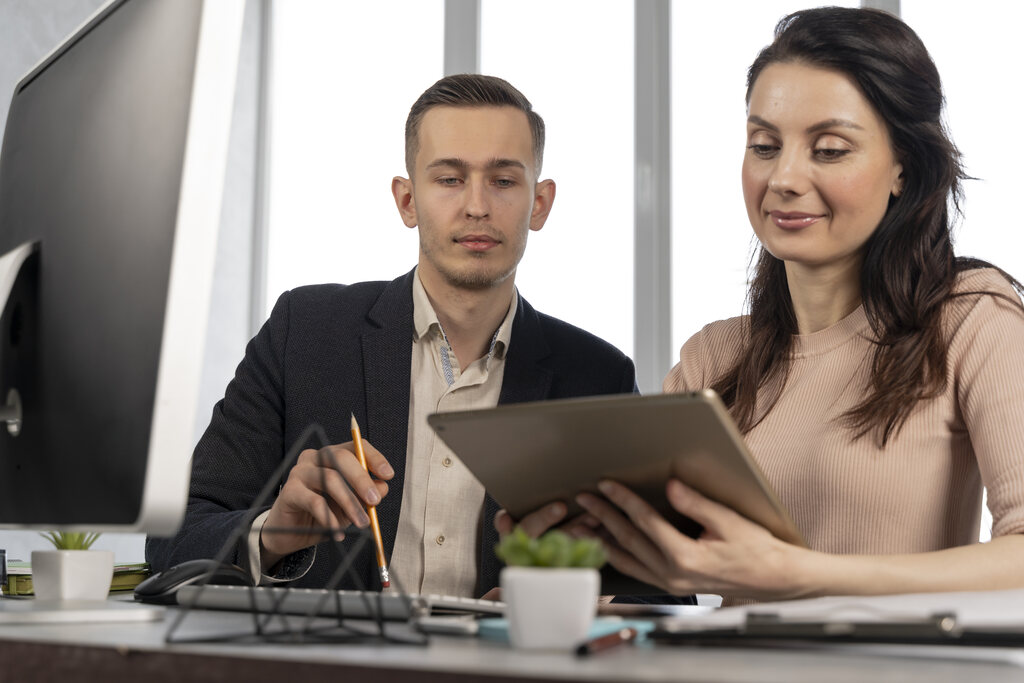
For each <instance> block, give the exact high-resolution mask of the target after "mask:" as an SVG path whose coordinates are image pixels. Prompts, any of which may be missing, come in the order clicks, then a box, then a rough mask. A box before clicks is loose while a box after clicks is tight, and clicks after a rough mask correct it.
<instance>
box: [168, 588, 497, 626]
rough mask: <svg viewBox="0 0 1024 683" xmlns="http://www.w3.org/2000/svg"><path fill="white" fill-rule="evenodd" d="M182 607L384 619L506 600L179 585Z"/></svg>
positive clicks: (493, 606)
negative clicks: (378, 617)
mask: <svg viewBox="0 0 1024 683" xmlns="http://www.w3.org/2000/svg"><path fill="white" fill-rule="evenodd" d="M178 604H179V605H181V606H182V607H198V608H202V609H221V610H234V611H242V612H253V611H255V612H258V613H260V614H275V613H280V614H296V615H303V616H321V617H338V616H341V617H344V618H352V619H373V618H377V616H378V615H380V617H381V618H383V619H385V620H388V621H408V620H409V619H411V618H415V617H423V616H428V615H429V616H434V615H440V614H475V615H481V616H486V615H492V616H495V615H496V616H501V615H503V614H504V613H505V603H503V602H498V601H495V600H480V599H476V598H459V597H454V596H451V595H427V594H419V595H417V594H405V595H402V594H400V593H377V592H374V591H352V590H328V589H325V588H288V587H281V586H256V587H251V586H219V585H213V584H210V585H206V586H183V587H181V588H180V589H178Z"/></svg>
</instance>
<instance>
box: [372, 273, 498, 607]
mask: <svg viewBox="0 0 1024 683" xmlns="http://www.w3.org/2000/svg"><path fill="white" fill-rule="evenodd" d="M412 299H413V323H414V336H413V348H412V377H411V378H410V382H409V443H408V447H407V450H406V462H405V485H404V487H403V490H402V512H401V516H400V517H399V520H398V534H397V536H396V538H395V548H394V553H393V556H392V557H391V563H390V569H391V576H392V578H393V579H396V580H393V581H392V586H393V589H394V588H397V585H396V584H397V583H400V584H401V587H402V589H404V590H405V591H406V592H411V593H439V594H443V595H460V596H470V597H475V595H474V593H475V592H476V581H477V562H478V557H479V547H478V542H479V538H480V525H481V523H482V516H483V502H484V487H483V484H481V483H480V482H479V481H477V479H476V477H474V476H473V475H472V473H470V471H469V470H468V469H467V468H466V467H465V465H463V464H462V462H461V461H460V460H459V458H458V456H456V455H455V454H454V453H452V451H451V449H449V448H448V447H447V446H446V445H445V444H444V443H443V442H442V441H441V440H440V439H439V438H438V437H437V435H436V434H434V431H433V430H432V429H431V428H430V427H429V426H428V425H427V415H429V414H431V413H436V412H447V411H453V410H470V409H478V408H493V407H494V406H496V405H498V396H499V394H500V393H501V382H502V379H503V377H504V375H505V354H506V352H507V350H508V344H509V339H510V338H511V336H512V320H513V318H514V317H515V313H516V306H517V304H518V295H514V296H513V297H512V303H511V305H510V306H509V310H508V313H507V314H506V315H505V319H504V320H503V321H502V323H501V325H500V326H499V327H498V329H497V330H496V331H495V333H494V336H493V338H492V339H491V346H490V349H489V351H488V353H487V355H485V356H484V357H483V358H480V359H479V360H476V361H474V362H473V363H471V364H470V365H469V366H468V367H466V368H460V367H459V362H458V360H457V359H456V357H455V353H454V352H453V351H452V349H451V347H450V346H449V344H448V342H447V340H446V338H445V335H444V330H443V329H442V328H441V324H440V322H439V321H438V319H437V314H436V313H435V312H434V309H433V307H432V306H431V305H430V300H429V299H428V298H427V293H426V291H425V290H424V289H423V285H422V284H421V283H420V280H419V276H418V274H417V277H416V278H414V280H413V289H412Z"/></svg>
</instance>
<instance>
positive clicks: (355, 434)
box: [352, 415, 391, 588]
mask: <svg viewBox="0 0 1024 683" xmlns="http://www.w3.org/2000/svg"><path fill="white" fill-rule="evenodd" d="M352 443H353V444H355V447H356V457H357V458H359V464H360V465H362V466H363V469H364V470H366V472H367V473H369V471H370V469H369V468H368V467H367V466H366V454H365V453H363V437H362V435H361V434H360V433H359V423H358V422H356V416H355V415H353V416H352ZM366 514H367V515H369V517H370V528H371V529H373V540H374V542H375V543H376V545H377V566H378V567H379V568H380V585H381V586H383V587H384V588H387V587H388V586H390V585H391V577H390V576H388V561H387V560H386V559H385V558H384V540H383V539H382V538H381V537H380V524H378V523H377V508H376V507H375V506H373V505H367V506H366Z"/></svg>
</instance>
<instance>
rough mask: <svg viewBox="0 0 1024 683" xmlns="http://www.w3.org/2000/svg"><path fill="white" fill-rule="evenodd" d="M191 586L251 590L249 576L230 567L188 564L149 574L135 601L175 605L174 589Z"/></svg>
mask: <svg viewBox="0 0 1024 683" xmlns="http://www.w3.org/2000/svg"><path fill="white" fill-rule="evenodd" d="M194 583H215V584H221V585H228V586H251V585H252V576H250V574H249V572H247V571H245V570H244V569H242V568H241V567H239V566H237V565H233V564H220V565H218V564H217V563H216V562H215V561H214V560H211V559H199V560H188V561H186V562H182V563H181V564H176V565H174V566H173V567H170V568H168V569H165V570H164V571H162V572H157V573H156V574H153V575H152V576H150V577H149V578H148V579H146V580H145V581H143V582H142V583H140V584H139V585H138V586H136V587H135V599H136V600H138V601H139V602H147V603H152V604H157V605H175V604H177V602H178V598H177V595H178V589H179V588H181V587H182V586H188V585H190V584H194Z"/></svg>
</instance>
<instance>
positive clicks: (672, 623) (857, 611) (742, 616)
mask: <svg viewBox="0 0 1024 683" xmlns="http://www.w3.org/2000/svg"><path fill="white" fill-rule="evenodd" d="M944 612H951V613H953V614H954V615H955V616H956V620H957V624H958V626H960V627H961V628H966V629H984V628H1007V627H1019V628H1022V629H1024V589H1014V590H1002V591H971V592H962V593H914V594H909V595H880V596H871V597H862V596H838V597H828V598H814V599H811V600H789V601H784V602H764V603H758V604H756V605H744V606H741V607H724V608H722V609H720V610H717V611H715V612H710V613H706V614H695V615H692V616H673V617H665V618H663V619H662V620H661V621H660V622H659V626H660V627H661V628H663V629H664V630H666V631H689V630H700V629H707V628H730V627H739V626H741V625H743V624H744V623H745V622H746V619H747V615H748V614H776V615H778V616H779V617H780V618H781V619H783V620H788V621H819V622H848V621H858V622H882V621H897V620H917V619H925V618H928V617H931V616H933V615H935V614H938V613H944Z"/></svg>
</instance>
